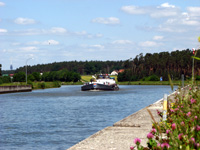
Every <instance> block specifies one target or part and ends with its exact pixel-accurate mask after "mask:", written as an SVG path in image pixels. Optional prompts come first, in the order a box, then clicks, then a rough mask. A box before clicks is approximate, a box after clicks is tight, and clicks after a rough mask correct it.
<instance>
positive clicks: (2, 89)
mask: <svg viewBox="0 0 200 150" xmlns="http://www.w3.org/2000/svg"><path fill="white" fill-rule="evenodd" d="M29 91H32V87H31V85H19V86H0V94H4V93H14V92H29Z"/></svg>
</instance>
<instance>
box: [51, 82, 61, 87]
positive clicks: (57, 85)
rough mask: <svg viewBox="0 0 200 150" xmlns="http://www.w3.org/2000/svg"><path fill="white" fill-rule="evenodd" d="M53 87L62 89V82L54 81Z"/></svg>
mask: <svg viewBox="0 0 200 150" xmlns="http://www.w3.org/2000/svg"><path fill="white" fill-rule="evenodd" d="M53 87H61V84H60V82H58V81H54V82H53Z"/></svg>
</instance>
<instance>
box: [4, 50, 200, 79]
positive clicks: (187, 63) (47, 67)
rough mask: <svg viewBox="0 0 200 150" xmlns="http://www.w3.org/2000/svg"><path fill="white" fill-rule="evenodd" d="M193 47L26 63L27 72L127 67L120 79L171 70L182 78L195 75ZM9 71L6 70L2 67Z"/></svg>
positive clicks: (199, 69) (198, 70) (199, 71)
mask: <svg viewBox="0 0 200 150" xmlns="http://www.w3.org/2000/svg"><path fill="white" fill-rule="evenodd" d="M192 56H193V52H192V50H189V49H186V50H182V51H179V50H176V51H172V52H160V53H153V54H151V53H146V54H145V55H143V54H142V53H141V54H139V55H137V56H136V57H135V58H130V59H128V60H124V61H122V60H120V61H66V62H54V63H49V64H38V65H34V66H27V70H28V74H32V73H34V72H39V73H43V74H44V73H45V72H48V73H51V72H56V71H60V70H64V69H65V70H67V71H69V72H76V73H78V74H80V75H93V74H99V73H106V74H110V73H111V72H112V71H114V70H119V69H124V70H125V71H124V72H123V73H119V75H118V81H138V80H146V79H147V78H149V77H152V79H153V80H159V78H160V77H162V78H163V80H168V74H170V76H171V77H172V79H174V80H179V79H181V75H182V74H184V76H185V79H187V78H191V76H192V62H193V61H192ZM196 56H197V57H200V50H198V52H197V55H196ZM194 66H195V68H194V69H195V75H196V76H197V75H200V61H198V60H195V61H194ZM25 69H26V68H25V66H24V67H20V68H18V69H16V70H15V73H19V72H25ZM3 72H4V73H6V71H3Z"/></svg>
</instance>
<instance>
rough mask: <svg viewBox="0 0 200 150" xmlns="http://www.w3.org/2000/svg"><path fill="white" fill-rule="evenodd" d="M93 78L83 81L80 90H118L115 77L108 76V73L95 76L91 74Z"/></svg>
mask: <svg viewBox="0 0 200 150" xmlns="http://www.w3.org/2000/svg"><path fill="white" fill-rule="evenodd" d="M93 78H94V79H93V80H91V82H87V83H85V84H84V85H83V86H82V87H81V90H82V91H89V90H104V91H106V90H108V91H114V90H119V87H118V85H117V84H116V82H115V78H112V77H110V76H109V75H107V74H105V75H98V76H97V78H96V77H94V76H93Z"/></svg>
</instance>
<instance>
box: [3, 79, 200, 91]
mask: <svg viewBox="0 0 200 150" xmlns="http://www.w3.org/2000/svg"><path fill="white" fill-rule="evenodd" d="M111 77H114V78H115V80H116V82H117V84H118V85H170V81H125V82H118V81H117V76H111ZM91 78H92V76H91V75H82V76H81V81H78V82H61V81H54V82H44V81H41V82H39V81H37V82H30V81H29V82H28V85H32V88H33V90H36V89H47V88H59V87H61V86H62V85H83V83H84V82H90V79H91ZM173 84H174V85H178V86H181V85H182V81H181V80H177V81H173ZM188 84H191V80H186V81H184V85H188ZM198 84H200V81H196V85H198ZM13 85H15V86H19V85H26V83H25V82H12V83H3V84H1V85H0V86H13Z"/></svg>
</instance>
